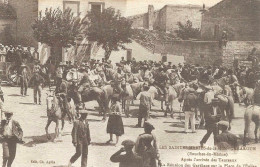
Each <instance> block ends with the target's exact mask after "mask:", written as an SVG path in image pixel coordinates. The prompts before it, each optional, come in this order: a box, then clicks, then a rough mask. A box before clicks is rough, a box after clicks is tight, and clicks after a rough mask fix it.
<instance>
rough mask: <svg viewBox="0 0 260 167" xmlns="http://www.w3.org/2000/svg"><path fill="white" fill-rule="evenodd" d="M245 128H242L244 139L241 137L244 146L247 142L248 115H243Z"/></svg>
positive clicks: (249, 122)
mask: <svg viewBox="0 0 260 167" xmlns="http://www.w3.org/2000/svg"><path fill="white" fill-rule="evenodd" d="M244 119H245V129H244V139H243V145H244V146H246V143H247V141H246V140H247V134H248V132H249V130H250V124H251V121H250V120H249V118H248V117H245V118H244Z"/></svg>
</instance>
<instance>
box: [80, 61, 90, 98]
mask: <svg viewBox="0 0 260 167" xmlns="http://www.w3.org/2000/svg"><path fill="white" fill-rule="evenodd" d="M88 68H89V66H85V67H81V69H80V70H82V72H83V77H82V79H81V81H80V82H79V85H78V90H77V91H78V92H79V94H80V96H79V102H80V103H81V102H82V97H81V94H82V92H83V91H84V90H88V89H90V79H89V73H88Z"/></svg>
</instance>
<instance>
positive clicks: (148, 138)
mask: <svg viewBox="0 0 260 167" xmlns="http://www.w3.org/2000/svg"><path fill="white" fill-rule="evenodd" d="M141 140H142V141H143V142H145V143H146V142H147V143H151V142H152V141H153V140H154V137H153V135H151V134H143V135H142V138H141Z"/></svg>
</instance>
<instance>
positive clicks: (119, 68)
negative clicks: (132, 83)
mask: <svg viewBox="0 0 260 167" xmlns="http://www.w3.org/2000/svg"><path fill="white" fill-rule="evenodd" d="M123 80H125V74H124V72H123V71H122V64H117V72H116V74H115V78H114V84H113V85H112V86H113V88H114V91H115V93H116V94H120V93H121V92H122V91H123V89H122V87H121V82H122V81H123Z"/></svg>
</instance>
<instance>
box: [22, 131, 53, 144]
mask: <svg viewBox="0 0 260 167" xmlns="http://www.w3.org/2000/svg"><path fill="white" fill-rule="evenodd" d="M50 135H51V139H52V140H48V139H47V136H46V135H41V136H29V137H24V141H25V144H24V146H26V147H34V146H35V145H37V144H43V143H48V142H52V141H53V139H54V136H55V134H54V133H51V134H50Z"/></svg>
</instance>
